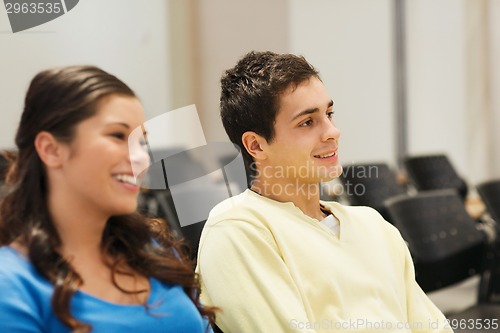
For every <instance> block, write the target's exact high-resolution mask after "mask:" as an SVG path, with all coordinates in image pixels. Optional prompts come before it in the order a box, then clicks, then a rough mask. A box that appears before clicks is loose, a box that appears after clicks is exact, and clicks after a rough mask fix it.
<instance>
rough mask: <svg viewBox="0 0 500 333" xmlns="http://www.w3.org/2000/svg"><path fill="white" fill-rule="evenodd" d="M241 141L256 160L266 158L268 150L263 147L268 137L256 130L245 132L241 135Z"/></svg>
mask: <svg viewBox="0 0 500 333" xmlns="http://www.w3.org/2000/svg"><path fill="white" fill-rule="evenodd" d="M241 141H242V142H243V146H245V149H246V150H247V152H248V153H249V154H250V155H251V156H252V157H253V158H254V159H256V160H265V159H266V158H267V154H266V152H265V151H264V150H263V149H262V148H263V147H264V143H265V142H266V139H264V138H263V137H262V136H260V135H259V134H257V133H255V132H251V131H248V132H245V133H243V135H242V136H241Z"/></svg>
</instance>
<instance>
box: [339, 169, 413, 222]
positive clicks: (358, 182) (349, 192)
mask: <svg viewBox="0 0 500 333" xmlns="http://www.w3.org/2000/svg"><path fill="white" fill-rule="evenodd" d="M340 181H341V182H342V184H343V186H344V195H345V196H346V198H347V199H348V201H349V202H350V204H351V205H354V206H370V207H373V208H375V209H376V210H377V211H379V213H381V214H382V216H384V217H385V218H386V219H388V218H389V216H388V215H387V212H386V209H385V206H384V201H385V200H386V199H389V198H391V197H394V196H397V195H400V194H404V193H405V192H406V190H405V188H404V187H403V186H401V185H399V184H398V183H397V181H396V175H395V173H394V172H393V171H392V170H391V169H390V168H389V166H388V165H387V164H385V163H371V164H352V165H348V166H346V167H344V171H343V172H342V175H341V176H340Z"/></svg>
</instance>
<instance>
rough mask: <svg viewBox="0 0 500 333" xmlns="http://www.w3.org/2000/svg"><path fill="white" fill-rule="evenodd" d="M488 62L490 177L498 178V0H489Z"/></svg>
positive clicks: (499, 91)
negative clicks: (490, 138) (489, 81)
mask: <svg viewBox="0 0 500 333" xmlns="http://www.w3.org/2000/svg"><path fill="white" fill-rule="evenodd" d="M488 13H489V20H488V21H489V24H490V25H489V28H490V29H489V43H490V44H489V45H490V48H489V50H488V51H489V64H490V75H491V76H490V80H491V86H490V89H489V95H490V96H491V113H492V121H491V122H490V131H491V133H492V134H493V137H492V149H491V156H490V158H491V160H492V177H496V178H497V179H500V60H499V59H500V1H498V0H489V4H488Z"/></svg>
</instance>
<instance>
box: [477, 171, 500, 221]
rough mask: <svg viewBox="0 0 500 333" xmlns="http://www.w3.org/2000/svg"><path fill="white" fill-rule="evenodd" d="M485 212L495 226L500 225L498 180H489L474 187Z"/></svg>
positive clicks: (499, 182) (499, 187)
mask: <svg viewBox="0 0 500 333" xmlns="http://www.w3.org/2000/svg"><path fill="white" fill-rule="evenodd" d="M476 189H477V192H478V193H479V196H480V197H481V199H482V200H483V202H484V205H485V206H486V210H487V211H488V212H489V213H490V215H491V217H492V218H493V220H495V222H496V223H497V224H500V179H497V180H491V181H488V182H484V183H481V184H479V185H477V186H476Z"/></svg>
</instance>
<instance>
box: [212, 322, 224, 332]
mask: <svg viewBox="0 0 500 333" xmlns="http://www.w3.org/2000/svg"><path fill="white" fill-rule="evenodd" d="M212 328H213V330H214V333H224V332H222V330H221V329H220V328H219V326H217V325H215V324H214V325H212Z"/></svg>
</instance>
